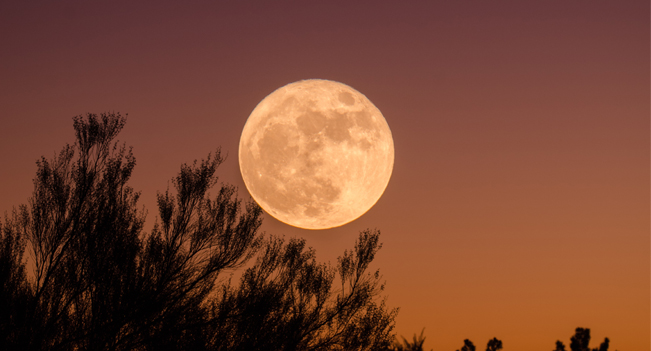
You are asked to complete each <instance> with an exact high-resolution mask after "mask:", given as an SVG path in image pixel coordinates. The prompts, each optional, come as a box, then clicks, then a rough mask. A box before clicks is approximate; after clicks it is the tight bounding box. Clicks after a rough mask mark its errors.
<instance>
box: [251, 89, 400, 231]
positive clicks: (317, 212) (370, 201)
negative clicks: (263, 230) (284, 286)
mask: <svg viewBox="0 0 651 351" xmlns="http://www.w3.org/2000/svg"><path fill="white" fill-rule="evenodd" d="M393 158H394V149H393V139H392V136H391V130H390V129H389V126H388V124H387V122H386V120H385V119H384V117H383V116H382V113H381V112H380V110H378V109H377V107H375V106H374V105H373V103H371V102H370V101H369V100H368V99H367V98H366V96H364V95H363V94H361V93H360V92H358V91H357V90H355V89H353V88H351V87H349V86H347V85H345V84H341V83H337V82H334V81H328V80H320V79H310V80H303V81H299V82H295V83H292V84H288V85H286V86H284V87H281V88H279V89H277V90H276V91H274V92H273V93H271V94H270V95H269V96H267V97H266V98H265V99H263V100H262V101H261V102H260V103H259V104H258V106H257V107H256V108H255V109H254V110H253V112H252V113H251V115H250V116H249V119H248V120H247V122H246V125H245V126H244V130H243V131H242V137H241V139H240V146H239V162H240V171H241V172H242V177H243V179H244V183H245V184H246V187H247V189H248V190H249V193H250V194H251V196H252V197H253V199H254V200H255V201H256V202H257V203H258V204H259V205H260V206H261V207H262V208H263V209H264V210H265V211H266V212H267V213H269V214H271V215H272V216H273V217H275V218H276V219H278V220H280V221H282V222H284V223H287V224H290V225H293V226H296V227H301V228H306V229H326V228H332V227H337V226H341V225H344V224H346V223H348V222H351V221H353V220H355V219H357V218H358V217H360V216H361V215H363V214H364V213H365V212H366V211H368V210H369V209H370V208H371V207H372V206H373V205H374V204H375V203H376V202H377V200H378V199H379V198H380V196H382V193H383V192H384V189H385V188H386V186H387V184H388V182H389V178H390V177H391V172H392V170H393Z"/></svg>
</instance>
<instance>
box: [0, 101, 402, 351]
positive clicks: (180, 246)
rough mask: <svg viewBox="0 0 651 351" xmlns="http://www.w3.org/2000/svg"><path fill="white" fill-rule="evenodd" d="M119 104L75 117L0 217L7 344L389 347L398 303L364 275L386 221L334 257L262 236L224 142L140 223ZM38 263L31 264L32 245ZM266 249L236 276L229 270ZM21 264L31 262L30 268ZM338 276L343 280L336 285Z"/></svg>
mask: <svg viewBox="0 0 651 351" xmlns="http://www.w3.org/2000/svg"><path fill="white" fill-rule="evenodd" d="M125 122H126V119H125V118H124V117H122V116H121V115H119V114H112V113H111V114H101V115H100V116H97V115H93V114H88V115H87V116H86V118H82V117H75V118H74V129H75V134H76V142H75V144H74V145H67V146H65V147H64V148H63V150H62V151H61V152H60V153H59V154H58V155H57V156H55V157H54V159H53V160H46V159H45V158H42V159H41V160H39V161H38V162H37V166H38V170H37V174H36V177H35V179H34V193H33V195H32V198H31V199H30V200H29V203H28V205H23V206H21V207H20V208H19V209H18V210H14V212H13V213H12V215H11V216H5V221H4V222H5V223H4V225H2V226H0V235H1V236H0V279H1V280H0V283H1V286H2V290H1V291H0V297H1V298H2V300H0V301H1V303H2V305H0V349H3V350H12V349H20V350H100V349H101V350H161V349H165V350H184V349H188V350H226V349H228V350H273V349H276V350H280V349H283V350H325V349H346V350H371V349H381V348H382V347H385V346H387V345H389V343H390V341H391V335H390V333H391V330H392V328H393V323H394V322H393V321H394V318H395V314H396V311H395V310H387V308H386V307H385V305H384V302H383V301H382V300H380V301H378V299H377V297H378V295H379V294H380V292H381V291H382V288H383V286H382V284H381V283H380V280H381V277H380V275H379V272H377V271H376V272H375V273H374V274H370V273H368V272H367V270H368V267H369V264H370V262H371V261H372V260H373V258H374V255H375V253H376V252H377V250H379V248H380V246H381V245H380V244H379V241H378V240H379V232H377V231H373V232H371V231H364V232H362V233H361V234H360V237H359V240H358V241H357V243H356V245H355V248H354V249H353V250H352V251H347V252H345V253H344V255H343V256H342V257H341V258H340V259H339V262H338V265H337V267H336V268H335V267H330V266H328V265H323V264H318V263H317V262H316V261H315V259H314V251H313V250H312V249H306V248H305V242H304V241H302V240H297V239H291V240H290V241H289V242H288V243H285V242H284V240H282V239H278V238H274V237H270V238H268V239H264V238H263V236H262V234H260V233H259V227H260V224H261V210H260V208H259V207H258V206H257V205H256V204H255V203H253V202H248V203H245V204H242V202H241V201H240V200H239V199H237V198H236V190H235V188H233V187H232V186H228V185H221V186H220V187H219V189H218V193H217V195H216V196H214V197H210V195H209V194H208V191H209V190H210V189H211V188H213V187H214V186H215V185H216V184H217V180H218V179H217V176H216V175H215V172H216V169H217V167H218V166H219V165H220V164H221V163H222V162H223V158H222V157H221V155H220V153H219V150H218V151H217V152H216V153H215V154H214V155H212V156H211V155H209V156H208V158H207V159H205V160H203V161H201V162H198V163H197V162H195V163H194V164H192V165H183V166H182V167H181V170H180V172H179V174H178V176H177V177H175V178H174V179H173V181H172V184H173V189H172V190H170V189H168V190H167V191H166V192H165V193H162V194H159V195H158V209H159V216H160V223H157V224H156V225H155V226H154V228H153V230H152V231H151V232H150V233H145V232H144V231H143V224H144V221H145V212H144V210H143V209H141V210H139V209H138V199H139V195H140V194H139V193H137V192H135V191H134V190H133V189H132V188H131V187H129V185H128V180H129V178H130V176H131V174H132V172H133V169H134V167H135V158H134V157H133V155H132V152H131V150H130V149H127V148H126V147H125V146H124V145H119V144H118V143H117V142H116V141H114V140H115V138H116V136H117V135H118V133H119V132H120V130H121V129H122V128H123V127H124V124H125ZM26 248H27V249H28V252H29V253H30V255H29V256H30V257H31V261H30V264H29V265H27V263H26V262H25V261H24V258H23V256H24V252H25V249H26ZM257 253H259V255H258V257H257V261H256V263H255V264H254V265H253V266H252V267H249V268H248V269H247V270H246V271H245V273H244V274H243V277H242V279H241V282H240V284H239V285H236V284H231V283H230V282H227V281H226V280H224V278H223V276H224V274H223V273H225V272H231V271H232V270H233V269H236V268H240V267H242V266H243V265H244V264H245V263H247V262H249V261H250V259H251V258H253V257H254V255H256V254H257ZM26 267H30V268H31V269H30V273H31V274H27V270H26ZM337 282H338V283H340V287H338V288H335V286H336V284H337Z"/></svg>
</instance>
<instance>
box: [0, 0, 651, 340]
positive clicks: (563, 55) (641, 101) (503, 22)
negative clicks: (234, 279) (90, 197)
mask: <svg viewBox="0 0 651 351" xmlns="http://www.w3.org/2000/svg"><path fill="white" fill-rule="evenodd" d="M649 39H650V38H649V2H648V1H646V0H645V1H637V0H631V1H613V0H590V1H588V0H575V1H567V0H550V1H470V0H460V1H438V0H434V1H354V2H352V1H267V2H262V1H204V2H199V1H184V2H180V1H179V2H173V1H149V2H147V1H128V2H127V1H110V2H109V1H56V2H52V1H11V0H10V1H2V2H1V3H0V44H1V45H0V48H1V49H0V63H1V64H0V149H1V150H2V153H0V165H1V167H0V180H1V182H0V211H1V212H5V211H7V212H10V211H11V209H12V207H13V206H15V205H19V204H22V203H26V201H27V198H28V197H29V196H30V195H31V191H32V183H31V180H32V178H33V176H34V174H35V171H36V165H35V161H36V159H37V158H39V157H40V156H41V155H45V156H46V157H52V156H53V155H54V153H55V152H58V151H59V150H60V149H61V148H62V147H63V146H64V145H65V144H66V143H71V142H73V141H74V134H73V128H72V117H73V116H75V115H80V114H85V113H87V112H93V113H100V112H105V111H116V112H118V111H119V112H121V113H123V114H124V113H128V114H129V118H128V122H127V125H126V127H125V129H124V131H123V132H122V134H121V135H120V137H119V138H120V140H122V141H124V142H126V143H127V144H128V145H132V146H133V147H134V153H135V155H136V157H137V167H136V170H135V173H134V176H133V178H132V183H131V184H132V186H133V187H134V188H135V189H137V190H141V191H142V204H143V205H145V206H146V207H147V208H148V209H149V214H148V221H149V223H150V225H151V224H152V223H153V222H154V221H155V219H156V210H155V196H156V192H157V191H163V190H165V189H166V187H167V186H168V184H169V180H170V179H171V178H172V177H173V176H174V175H176V173H177V172H178V170H179V167H180V165H181V164H182V163H184V162H192V161H193V160H194V159H200V158H203V157H205V156H206V155H207V154H208V153H209V152H211V151H214V150H215V149H216V148H218V147H220V146H221V147H222V151H223V152H224V153H227V154H228V158H227V161H226V162H225V163H224V164H223V165H222V167H221V168H220V175H221V179H222V180H223V181H224V182H228V183H231V184H235V185H236V186H238V187H239V194H240V197H243V198H246V199H248V198H249V195H248V193H247V191H246V187H245V186H244V184H243V182H242V178H241V175H240V173H239V167H238V164H237V148H238V143H239V137H240V133H241V131H242V128H243V127H244V123H245V122H246V119H247V117H248V115H249V114H250V112H251V111H252V110H253V108H254V107H255V106H256V105H257V103H258V102H259V101H260V100H262V99H263V98H264V97H265V96H266V95H268V94H269V93H271V92H272V91H273V90H275V89H276V88H278V87H280V86H283V85H285V84H288V83H291V82H294V81H297V80H300V79H307V78H322V79H330V80H335V81H340V82H343V83H345V84H348V85H350V86H352V87H353V88H355V89H357V90H359V91H360V92H362V93H363V94H365V95H366V96H367V97H368V98H369V99H370V100H371V101H372V102H373V103H374V104H375V105H376V106H377V107H378V108H379V109H380V110H381V111H382V113H383V114H384V116H385V118H386V120H387V122H388V123H389V126H390V127H391V130H392V133H393V137H394V143H395V150H396V154H395V157H396V158H395V166H394V171H393V175H392V178H391V181H390V183H389V185H388V187H387V189H386V192H385V194H384V196H383V197H382V198H381V199H380V200H379V202H378V203H377V204H376V206H375V207H373V208H372V209H371V210H370V211H369V212H368V213H367V214H365V215H364V216H362V217H361V218H360V219H358V220H356V221H354V222H352V223H350V224H348V225H345V226H343V227H340V228H335V229H330V230H323V231H308V230H302V229H298V228H293V227H290V226H287V225H285V224H283V223H281V222H278V221H276V220H275V219H273V218H272V217H270V216H268V215H265V220H264V224H263V229H264V230H265V231H266V232H267V233H270V234H277V235H286V236H288V237H290V236H300V237H304V238H305V239H306V240H307V242H308V245H311V246H313V247H314V248H315V249H316V251H317V257H318V259H319V260H322V261H330V262H331V263H336V258H337V256H338V255H340V254H341V253H342V252H343V251H344V250H345V249H350V248H352V246H353V243H354V241H355V239H356V238H357V235H358V232H359V231H360V230H363V229H366V228H378V229H380V230H381V232H382V237H381V240H382V241H383V243H384V247H383V248H382V250H381V251H380V253H379V255H378V257H377V258H376V261H375V263H374V267H375V268H380V270H381V273H382V274H383V276H384V278H385V279H386V281H387V289H386V296H387V297H388V300H387V303H388V305H389V306H391V307H400V313H399V316H398V318H397V326H396V331H397V333H398V334H401V335H405V336H407V337H408V338H410V337H411V335H413V333H416V332H418V333H420V331H421V329H422V328H425V335H426V336H427V341H426V343H425V346H426V347H427V349H429V348H434V350H437V351H438V350H442V351H444V350H455V349H457V348H460V347H461V346H462V345H463V339H465V338H469V339H471V340H472V341H473V342H474V343H475V344H476V345H478V347H479V349H482V350H483V348H484V347H485V345H486V342H487V341H488V340H489V339H490V338H492V337H498V338H500V339H502V340H503V341H504V345H505V350H507V351H508V350H531V351H538V350H540V351H542V350H551V349H553V348H554V342H555V341H556V340H557V339H561V340H562V341H564V342H565V343H566V344H568V343H569V337H570V336H571V335H572V334H573V331H574V328H576V327H587V328H591V330H592V335H593V346H594V345H596V343H597V342H601V341H602V340H603V338H604V337H605V336H608V337H609V338H610V339H611V347H612V349H613V350H614V349H619V350H622V351H625V350H627V351H633V350H649V347H650V346H649V345H650V328H651V325H650V303H649V302H650V298H651V297H650V255H649V253H650V240H649V217H650V216H649V211H650V208H649V112H650V109H649V96H650V91H649Z"/></svg>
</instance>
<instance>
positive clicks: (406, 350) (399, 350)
mask: <svg viewBox="0 0 651 351" xmlns="http://www.w3.org/2000/svg"><path fill="white" fill-rule="evenodd" d="M413 340H414V341H413V342H410V341H409V340H407V339H406V338H405V337H404V336H403V337H402V343H401V342H399V341H396V342H394V344H393V350H395V351H423V350H424V349H423V344H425V329H423V330H422V331H421V332H420V336H419V335H416V334H414V338H413Z"/></svg>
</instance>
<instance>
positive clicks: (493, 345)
mask: <svg viewBox="0 0 651 351" xmlns="http://www.w3.org/2000/svg"><path fill="white" fill-rule="evenodd" d="M501 349H502V341H501V340H499V339H498V338H492V339H490V340H488V344H487V345H486V351H498V350H501Z"/></svg>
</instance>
